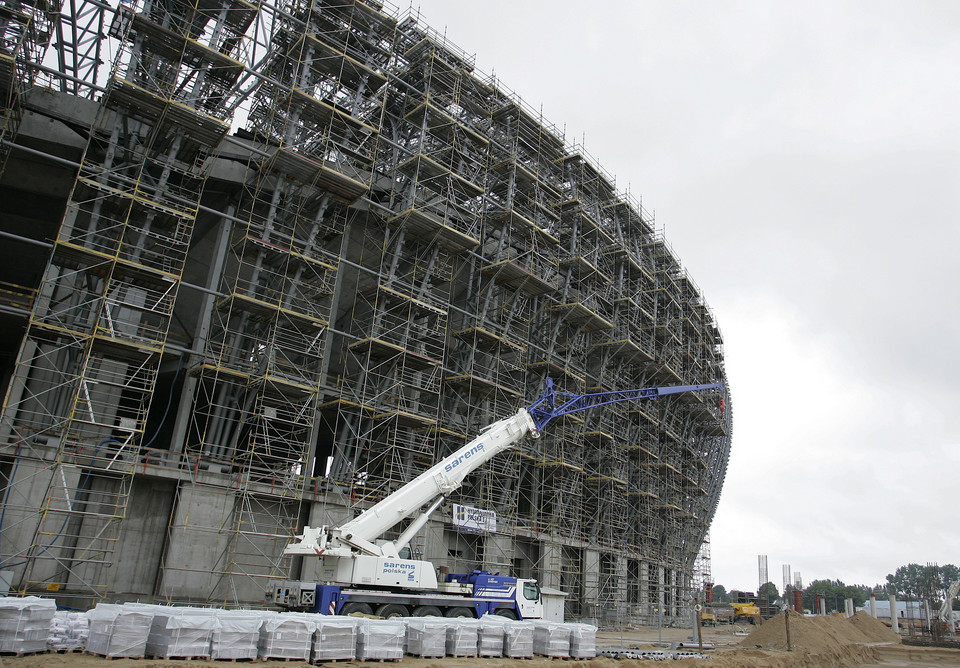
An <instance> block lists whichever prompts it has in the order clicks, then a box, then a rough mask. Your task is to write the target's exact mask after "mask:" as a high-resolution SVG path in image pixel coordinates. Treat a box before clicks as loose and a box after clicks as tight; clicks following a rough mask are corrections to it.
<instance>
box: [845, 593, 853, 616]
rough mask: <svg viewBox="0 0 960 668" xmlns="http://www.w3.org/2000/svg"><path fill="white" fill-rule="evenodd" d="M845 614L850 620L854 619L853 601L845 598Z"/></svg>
mask: <svg viewBox="0 0 960 668" xmlns="http://www.w3.org/2000/svg"><path fill="white" fill-rule="evenodd" d="M843 612H844V613H845V614H846V616H847V617H848V618H850V617H853V599H852V598H845V599H843Z"/></svg>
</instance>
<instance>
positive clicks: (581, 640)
mask: <svg viewBox="0 0 960 668" xmlns="http://www.w3.org/2000/svg"><path fill="white" fill-rule="evenodd" d="M567 626H569V627H570V656H572V657H573V658H574V659H592V658H594V657H595V656H596V655H597V627H596V626H593V625H592V624H567Z"/></svg>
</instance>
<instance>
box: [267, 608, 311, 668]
mask: <svg viewBox="0 0 960 668" xmlns="http://www.w3.org/2000/svg"><path fill="white" fill-rule="evenodd" d="M316 617H317V615H307V614H302V613H296V612H282V613H279V614H276V615H273V616H268V617H265V618H264V620H263V624H262V625H261V626H260V645H259V647H260V651H259V654H258V656H259V657H260V658H261V659H298V660H300V661H309V660H310V650H311V649H312V646H313V634H314V633H315V632H316V630H317V622H316Z"/></svg>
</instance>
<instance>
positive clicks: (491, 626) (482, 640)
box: [477, 614, 509, 656]
mask: <svg viewBox="0 0 960 668" xmlns="http://www.w3.org/2000/svg"><path fill="white" fill-rule="evenodd" d="M508 623H509V620H508V619H507V618H506V617H501V616H500V615H491V614H486V615H484V616H483V617H481V618H480V629H479V633H478V636H477V654H478V655H480V656H503V636H504V632H505V627H506V625H507V624H508Z"/></svg>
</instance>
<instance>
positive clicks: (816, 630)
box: [0, 613, 960, 668]
mask: <svg viewBox="0 0 960 668" xmlns="http://www.w3.org/2000/svg"><path fill="white" fill-rule="evenodd" d="M789 627H790V637H791V643H790V645H791V647H790V650H787V645H786V625H785V623H784V619H783V615H782V614H781V615H777V617H774V618H773V619H771V620H768V621H767V622H766V623H765V624H763V625H762V626H759V627H751V626H746V627H739V626H729V625H723V626H718V627H707V628H704V629H703V630H702V639H703V642H704V644H706V645H712V646H713V649H709V650H705V651H704V653H705V654H707V655H709V658H707V659H695V658H684V659H681V661H683V664H684V665H703V666H714V667H715V668H761V667H767V666H770V667H774V668H795V667H796V668H801V667H802V668H813V667H821V666H823V667H830V668H833V667H837V668H846V667H853V666H864V667H867V668H869V667H874V666H902V667H909V668H922V667H928V666H960V650H956V649H943V648H936V647H915V646H908V645H903V644H901V643H900V640H899V638H898V637H897V636H895V635H893V633H892V632H891V631H890V630H889V629H888V628H886V627H885V626H883V625H882V624H881V623H880V622H878V621H877V620H874V619H872V618H870V617H869V616H867V615H865V614H864V613H858V615H857V616H856V617H855V618H853V619H851V620H847V619H844V618H843V617H842V616H833V617H819V618H804V617H801V616H799V615H796V614H795V613H793V614H791V616H790V620H789ZM691 642H693V643H695V642H696V639H695V638H693V637H692V632H691V629H681V628H663V629H658V628H656V627H653V628H649V627H647V628H636V629H627V630H622V631H599V632H598V633H597V647H598V649H599V650H604V649H635V650H664V651H670V650H671V648H672V647H674V646H675V643H685V644H688V643H691ZM687 646H688V647H689V645H687ZM694 649H696V648H694ZM560 661H561V660H560V659H552V658H546V657H537V658H534V659H525V660H524V659H498V658H455V657H447V658H444V659H419V658H414V657H410V656H407V657H404V659H403V661H402V663H403V665H404V666H405V668H507V667H510V668H558V665H559V663H560ZM219 663H223V662H213V661H208V660H184V659H177V660H173V659H106V658H103V657H99V656H92V655H87V654H82V653H72V654H33V655H27V656H20V657H16V656H0V668H8V667H9V668H95V667H99V668H200V667H201V666H204V667H205V668H211V667H212V666H216V665H217V664H219ZM648 663H649V661H647V660H645V659H614V658H608V657H605V656H599V657H597V658H595V659H583V660H574V659H570V660H566V661H563V664H564V666H566V667H567V668H575V667H580V668H629V667H630V666H633V665H646V664H648ZM224 665H231V662H226V663H225V664H224ZM255 665H256V666H258V667H259V666H264V667H265V668H266V667H274V666H276V667H281V666H282V667H284V668H294V667H295V666H307V665H309V664H307V663H305V662H301V661H258V662H255ZM328 666H329V668H364V666H370V663H364V662H338V663H336V664H328Z"/></svg>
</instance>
